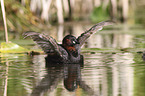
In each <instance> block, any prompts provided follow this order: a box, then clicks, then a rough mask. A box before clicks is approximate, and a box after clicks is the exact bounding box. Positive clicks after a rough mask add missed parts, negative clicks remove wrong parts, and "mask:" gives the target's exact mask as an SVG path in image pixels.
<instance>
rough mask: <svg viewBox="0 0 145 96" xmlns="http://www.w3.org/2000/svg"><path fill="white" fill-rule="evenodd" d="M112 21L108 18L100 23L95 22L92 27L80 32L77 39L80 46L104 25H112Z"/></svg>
mask: <svg viewBox="0 0 145 96" xmlns="http://www.w3.org/2000/svg"><path fill="white" fill-rule="evenodd" d="M113 23H114V22H112V21H110V20H108V21H103V22H100V23H97V24H96V25H94V26H93V27H91V28H90V29H89V30H86V31H85V32H84V33H82V34H81V35H80V36H79V37H78V38H77V40H78V41H79V42H80V46H82V45H83V44H84V42H85V41H86V40H87V39H88V38H89V37H90V36H91V35H92V34H93V33H96V32H97V31H99V30H102V29H103V27H104V26H108V25H112V24H113Z"/></svg>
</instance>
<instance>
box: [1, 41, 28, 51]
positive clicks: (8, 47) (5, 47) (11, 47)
mask: <svg viewBox="0 0 145 96" xmlns="http://www.w3.org/2000/svg"><path fill="white" fill-rule="evenodd" d="M0 52H1V53H23V52H28V49H26V48H23V47H21V46H19V45H17V44H15V43H12V42H9V43H6V42H2V43H1V49H0Z"/></svg>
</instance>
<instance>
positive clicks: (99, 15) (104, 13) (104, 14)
mask: <svg viewBox="0 0 145 96" xmlns="http://www.w3.org/2000/svg"><path fill="white" fill-rule="evenodd" d="M108 18H109V11H108V8H103V7H102V6H100V7H96V8H94V10H93V11H92V13H91V15H90V19H91V21H92V22H94V23H95V22H100V21H104V20H107V19H108Z"/></svg>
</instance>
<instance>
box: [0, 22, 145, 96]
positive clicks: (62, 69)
mask: <svg viewBox="0 0 145 96" xmlns="http://www.w3.org/2000/svg"><path fill="white" fill-rule="evenodd" d="M89 26H91V25H89ZM89 26H87V25H85V27H86V29H87V28H88V27H89ZM54 30H55V31H54ZM51 31H52V32H53V33H52V32H51ZM51 31H50V32H46V31H45V30H44V33H48V34H49V35H51V36H53V37H54V38H56V39H57V41H59V43H60V42H61V40H62V38H63V36H64V35H67V34H73V35H75V36H79V34H81V32H83V31H84V28H83V27H82V25H79V24H76V25H73V26H72V27H70V26H69V27H63V26H58V27H56V28H55V29H53V30H51ZM57 32H58V33H57ZM144 36H145V32H144V29H143V28H141V27H127V28H126V27H114V28H112V27H107V28H105V29H104V31H102V32H100V33H98V34H94V35H93V36H92V37H91V38H90V39H89V40H88V41H87V42H86V43H85V45H84V46H83V49H82V55H84V65H82V64H65V65H61V66H59V65H58V66H49V67H47V68H46V67H45V63H46V61H45V56H46V55H45V54H41V55H34V56H30V55H27V54H25V53H23V54H2V53H1V56H0V94H1V96H6V95H5V94H7V96H145V91H144V90H145V87H144V86H145V83H144V80H145V62H144V61H143V59H142V53H139V52H138V51H141V52H142V51H144V49H145V44H144V43H145V38H144ZM13 39H14V40H13V41H14V42H16V43H17V42H18V40H17V39H16V38H13ZM28 40H29V39H26V41H28ZM22 41H24V40H22ZM18 43H19V44H20V45H22V46H25V47H27V46H31V47H28V48H31V49H33V48H34V49H35V47H33V46H35V45H34V44H33V42H32V41H31V42H25V43H20V42H18ZM30 43H31V44H30ZM32 47H33V48H32ZM98 48H99V49H98ZM125 48H127V49H125Z"/></svg>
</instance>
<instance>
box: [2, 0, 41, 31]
mask: <svg viewBox="0 0 145 96" xmlns="http://www.w3.org/2000/svg"><path fill="white" fill-rule="evenodd" d="M5 10H6V18H7V25H8V30H11V31H16V32H21V31H22V30H23V31H28V30H33V29H36V28H37V27H35V28H34V26H33V25H37V24H38V22H37V21H38V18H37V17H36V16H34V15H33V14H32V12H31V11H30V8H29V7H27V6H23V5H22V4H21V2H20V1H18V0H5ZM0 14H1V16H2V13H0ZM0 21H1V22H2V19H0ZM30 25H31V26H30Z"/></svg>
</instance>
